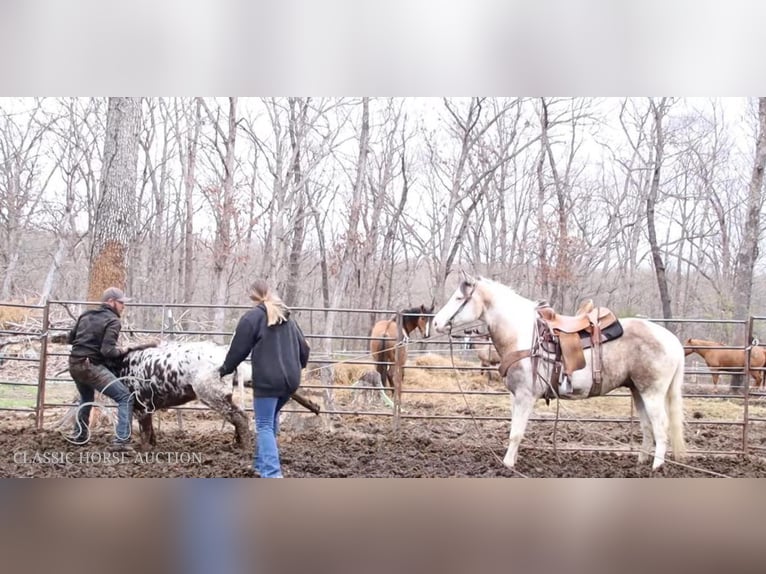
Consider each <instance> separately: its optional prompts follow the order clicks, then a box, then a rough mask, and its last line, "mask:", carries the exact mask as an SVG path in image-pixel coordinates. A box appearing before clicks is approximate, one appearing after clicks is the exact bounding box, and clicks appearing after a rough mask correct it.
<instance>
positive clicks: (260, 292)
mask: <svg viewBox="0 0 766 574" xmlns="http://www.w3.org/2000/svg"><path fill="white" fill-rule="evenodd" d="M250 299H251V300H252V301H254V302H255V304H256V305H260V304H261V303H263V304H264V306H265V307H266V324H267V325H268V326H269V327H271V326H272V325H278V324H279V323H284V322H285V321H287V317H288V315H289V314H290V312H289V310H288V308H287V305H285V302H284V301H282V299H281V298H280V297H279V295H277V294H276V293H275V292H274V291H272V290H271V288H270V287H269V284H268V283H267V282H266V281H265V280H263V279H258V280H256V281H254V282H253V284H252V285H250Z"/></svg>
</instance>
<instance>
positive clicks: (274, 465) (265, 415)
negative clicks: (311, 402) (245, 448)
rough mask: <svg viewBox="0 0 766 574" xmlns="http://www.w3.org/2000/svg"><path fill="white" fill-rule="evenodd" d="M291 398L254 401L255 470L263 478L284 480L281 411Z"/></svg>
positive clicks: (259, 398)
mask: <svg viewBox="0 0 766 574" xmlns="http://www.w3.org/2000/svg"><path fill="white" fill-rule="evenodd" d="M288 400H289V397H257V398H255V399H253V411H254V412H255V431H256V433H258V434H257V438H256V442H255V464H254V466H255V470H257V471H258V472H259V473H260V475H261V477H262V478H282V467H281V466H280V464H279V448H278V447H277V435H278V434H279V411H280V410H282V407H283V406H285V403H286V402H287V401H288Z"/></svg>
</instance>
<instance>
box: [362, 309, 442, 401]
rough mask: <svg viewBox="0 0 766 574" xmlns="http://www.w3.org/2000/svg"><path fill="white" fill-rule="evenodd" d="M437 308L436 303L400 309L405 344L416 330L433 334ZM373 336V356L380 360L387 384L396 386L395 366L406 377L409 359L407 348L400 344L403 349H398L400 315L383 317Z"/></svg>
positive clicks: (377, 365) (381, 375)
mask: <svg viewBox="0 0 766 574" xmlns="http://www.w3.org/2000/svg"><path fill="white" fill-rule="evenodd" d="M433 310H434V306H433V305H431V308H430V309H429V308H426V306H425V305H421V306H420V307H412V308H411V309H405V310H404V311H400V314H401V315H402V331H403V333H402V335H403V339H402V342H403V343H409V341H410V333H412V331H414V330H415V329H418V330H419V331H420V334H421V335H422V336H423V337H424V338H426V339H427V338H428V337H429V336H430V335H431V313H433ZM370 337H371V339H370V356H372V360H373V361H378V364H376V365H375V370H376V371H378V374H379V375H380V380H381V381H382V383H383V385H388V386H389V387H391V388H392V389H393V388H394V368H397V369H399V374H400V377H401V379H404V363H405V362H406V361H407V347H406V346H405V345H399V350H398V351H397V350H396V346H397V340H398V334H397V328H396V318H393V319H383V320H381V321H378V322H377V323H375V325H373V327H372V332H371V333H370Z"/></svg>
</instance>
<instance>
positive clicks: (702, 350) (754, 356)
mask: <svg viewBox="0 0 766 574" xmlns="http://www.w3.org/2000/svg"><path fill="white" fill-rule="evenodd" d="M685 346H686V347H687V349H686V354H687V355H691V354H692V353H697V354H698V355H699V356H700V357H702V358H703V359H704V360H705V363H707V366H708V368H709V369H710V370H711V371H713V373H711V374H712V376H713V388H715V387H716V386H717V385H718V378H719V377H720V373H721V372H725V371H726V370H727V369H730V370H732V371H733V372H735V373H736V372H740V373H744V370H745V351H744V349H710V348H708V347H725V346H726V345H724V344H723V343H717V342H715V341H706V340H705V339H686V344H685ZM764 363H766V353H764V352H763V349H762V348H761V347H756V346H753V348H752V349H751V351H750V366H751V367H755V368H759V367H763V365H764ZM750 376H751V377H753V381H755V386H756V387H760V386H761V385H762V384H763V372H762V371H754V370H751V371H750Z"/></svg>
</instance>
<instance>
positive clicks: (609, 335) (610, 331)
mask: <svg viewBox="0 0 766 574" xmlns="http://www.w3.org/2000/svg"><path fill="white" fill-rule="evenodd" d="M578 334H579V335H580V344H581V345H582V348H583V349H590V348H591V347H592V346H593V345H592V344H591V340H590V333H588V331H580V332H579V333H578ZM622 334H623V330H622V324H621V323H620V320H619V319H617V320H616V321H615V322H614V323H612V324H611V325H609V326H608V327H606V328H605V329H602V330H601V340H600V342H601V343H602V344H603V343H607V342H609V341H613V340H615V339H619V338H620V337H622ZM542 345H543V349H545V350H546V351H547V352H549V353H555V352H556V343H555V342H554V340H553V339H547V340H544V341H543V342H542Z"/></svg>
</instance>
